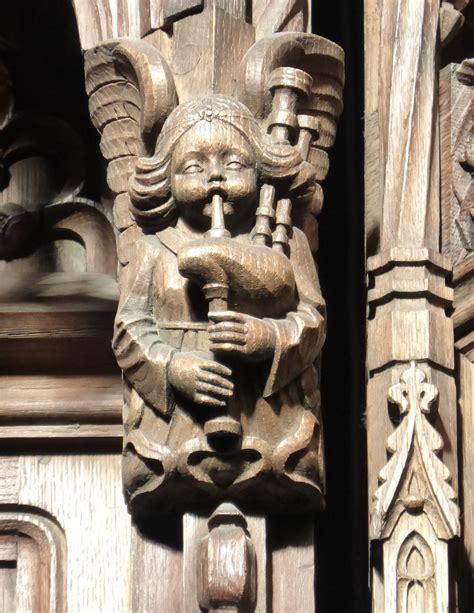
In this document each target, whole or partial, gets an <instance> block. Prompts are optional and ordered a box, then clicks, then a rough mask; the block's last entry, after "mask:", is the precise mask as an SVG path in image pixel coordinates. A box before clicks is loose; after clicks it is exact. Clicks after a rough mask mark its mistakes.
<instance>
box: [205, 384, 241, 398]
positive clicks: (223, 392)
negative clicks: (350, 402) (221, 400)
mask: <svg viewBox="0 0 474 613" xmlns="http://www.w3.org/2000/svg"><path fill="white" fill-rule="evenodd" d="M196 391H198V392H209V393H210V394H213V395H217V396H221V397H222V396H224V397H226V398H228V397H229V396H232V394H233V393H234V392H233V391H232V390H230V389H228V388H225V387H220V386H219V385H213V384H212V383H205V382H204V381H198V383H197V384H196Z"/></svg>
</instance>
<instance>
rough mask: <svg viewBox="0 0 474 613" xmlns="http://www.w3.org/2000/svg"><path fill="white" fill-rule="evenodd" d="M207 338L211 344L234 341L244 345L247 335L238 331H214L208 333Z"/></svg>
mask: <svg viewBox="0 0 474 613" xmlns="http://www.w3.org/2000/svg"><path fill="white" fill-rule="evenodd" d="M209 340H210V341H211V344H215V343H225V342H229V343H236V344H237V345H245V343H246V341H247V337H246V335H245V334H241V333H238V332H214V333H213V334H209Z"/></svg>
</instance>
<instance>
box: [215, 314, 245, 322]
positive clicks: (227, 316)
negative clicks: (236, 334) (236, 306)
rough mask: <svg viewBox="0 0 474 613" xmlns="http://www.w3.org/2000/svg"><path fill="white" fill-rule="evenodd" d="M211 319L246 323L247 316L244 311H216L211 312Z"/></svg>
mask: <svg viewBox="0 0 474 613" xmlns="http://www.w3.org/2000/svg"><path fill="white" fill-rule="evenodd" d="M209 319H210V320H211V321H214V322H219V321H235V322H237V323H244V322H245V318H244V316H243V315H242V313H237V311H214V312H213V313H209Z"/></svg>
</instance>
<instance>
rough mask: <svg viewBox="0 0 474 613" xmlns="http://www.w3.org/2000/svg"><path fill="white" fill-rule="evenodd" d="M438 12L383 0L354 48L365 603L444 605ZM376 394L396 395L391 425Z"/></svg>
mask: <svg viewBox="0 0 474 613" xmlns="http://www.w3.org/2000/svg"><path fill="white" fill-rule="evenodd" d="M369 4H370V2H369ZM439 12H440V7H439V2H437V1H434V0H430V1H428V2H422V3H418V2H416V1H404V0H403V1H402V0H394V1H392V2H386V3H383V5H382V10H381V11H380V12H378V11H375V12H374V13H373V14H371V15H370V18H369V19H368V23H367V27H368V28H371V30H370V31H371V32H372V33H373V31H377V32H379V33H380V36H381V38H380V41H381V44H380V46H377V48H376V49H373V50H367V56H366V59H367V63H366V67H367V77H368V80H367V99H366V112H367V148H366V171H367V175H366V176H367V185H368V190H367V214H368V227H367V230H368V233H369V250H370V254H371V257H370V258H369V260H368V270H369V294H368V301H369V307H370V310H369V322H368V351H367V353H368V355H367V361H368V368H369V374H370V378H369V382H368V392H367V394H368V397H367V427H368V456H369V508H370V514H371V528H372V529H371V538H372V539H376V540H378V539H382V541H383V546H382V554H381V555H378V553H379V551H378V547H377V546H376V545H374V547H373V554H374V555H373V558H372V596H373V610H374V611H384V613H386V612H387V611H400V610H418V609H417V607H418V608H420V607H421V608H422V607H423V606H424V607H425V608H426V610H442V611H445V610H446V611H447V610H448V603H449V602H450V589H451V588H450V579H449V578H448V574H447V569H448V567H449V564H448V547H447V541H449V540H451V539H453V538H454V537H456V536H458V535H459V523H458V519H457V517H458V514H459V511H458V509H457V507H456V503H455V500H456V496H457V487H458V485H457V474H458V467H457V415H456V388H455V381H454V367H455V361H454V337H453V322H452V319H451V318H450V314H451V313H452V306H453V292H452V289H451V288H450V287H449V286H448V284H447V283H448V280H449V279H450V275H451V271H452V266H451V261H450V259H449V258H447V257H446V256H445V255H443V254H442V253H440V248H439V244H440V232H439V225H440V216H441V206H440V198H439V191H440V187H439V186H440V169H439V133H438V123H439V105H438V79H437V61H436V56H437V53H438V47H437V40H438V27H439ZM376 75H380V79H379V77H378V76H376ZM376 83H379V86H378V92H376V91H374V88H377V85H376ZM374 253H375V255H374ZM381 339H383V341H381ZM412 361H414V364H413V365H412V366H411V367H410V368H409V369H408V370H405V369H407V367H408V365H409V364H410V363H411V362H412ZM400 377H401V380H400ZM426 381H429V382H430V383H429V384H428V383H426ZM394 385H395V387H392V386H394ZM389 390H390V391H389ZM436 392H437V395H438V403H437V411H436V412H434V411H432V416H431V423H429V422H428V419H427V417H425V416H424V413H425V412H427V411H428V404H426V401H427V400H428V398H429V397H430V396H431V400H433V399H434V395H436ZM405 393H406V397H405ZM387 394H388V395H389V398H390V400H391V402H392V403H393V402H395V404H400V402H402V407H401V408H402V411H401V413H402V417H401V420H402V421H401V423H400V425H399V426H398V427H397V426H396V425H394V423H393V422H392V420H391V417H392V416H391V414H390V411H389V410H388V409H389V406H387ZM423 403H425V404H423ZM443 443H444V451H443V453H442V456H441V457H440V458H438V457H437V455H436V454H437V453H438V452H441V450H442V449H443ZM387 449H388V451H389V454H391V458H390V459H389V461H388V464H387ZM383 467H385V468H383ZM382 469H383V470H382ZM381 470H382V473H380V471H381ZM379 473H380V478H381V480H382V482H383V483H382V484H380V483H379ZM448 475H451V480H452V481H451V485H449V486H448V485H447V484H446V479H447V478H448ZM428 494H429V495H428ZM374 496H375V497H374ZM423 499H426V501H427V502H426V503H425V502H423ZM420 610H421V609H420Z"/></svg>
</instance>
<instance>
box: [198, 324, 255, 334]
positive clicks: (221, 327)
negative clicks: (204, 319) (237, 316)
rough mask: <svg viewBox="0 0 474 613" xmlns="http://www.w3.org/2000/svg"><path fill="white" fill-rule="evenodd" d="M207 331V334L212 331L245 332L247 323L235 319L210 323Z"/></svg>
mask: <svg viewBox="0 0 474 613" xmlns="http://www.w3.org/2000/svg"><path fill="white" fill-rule="evenodd" d="M208 332H209V334H213V333H214V332H240V333H241V334H245V333H246V332H247V324H240V323H237V322H235V321H221V322H219V323H217V324H211V325H210V326H209V328H208Z"/></svg>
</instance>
